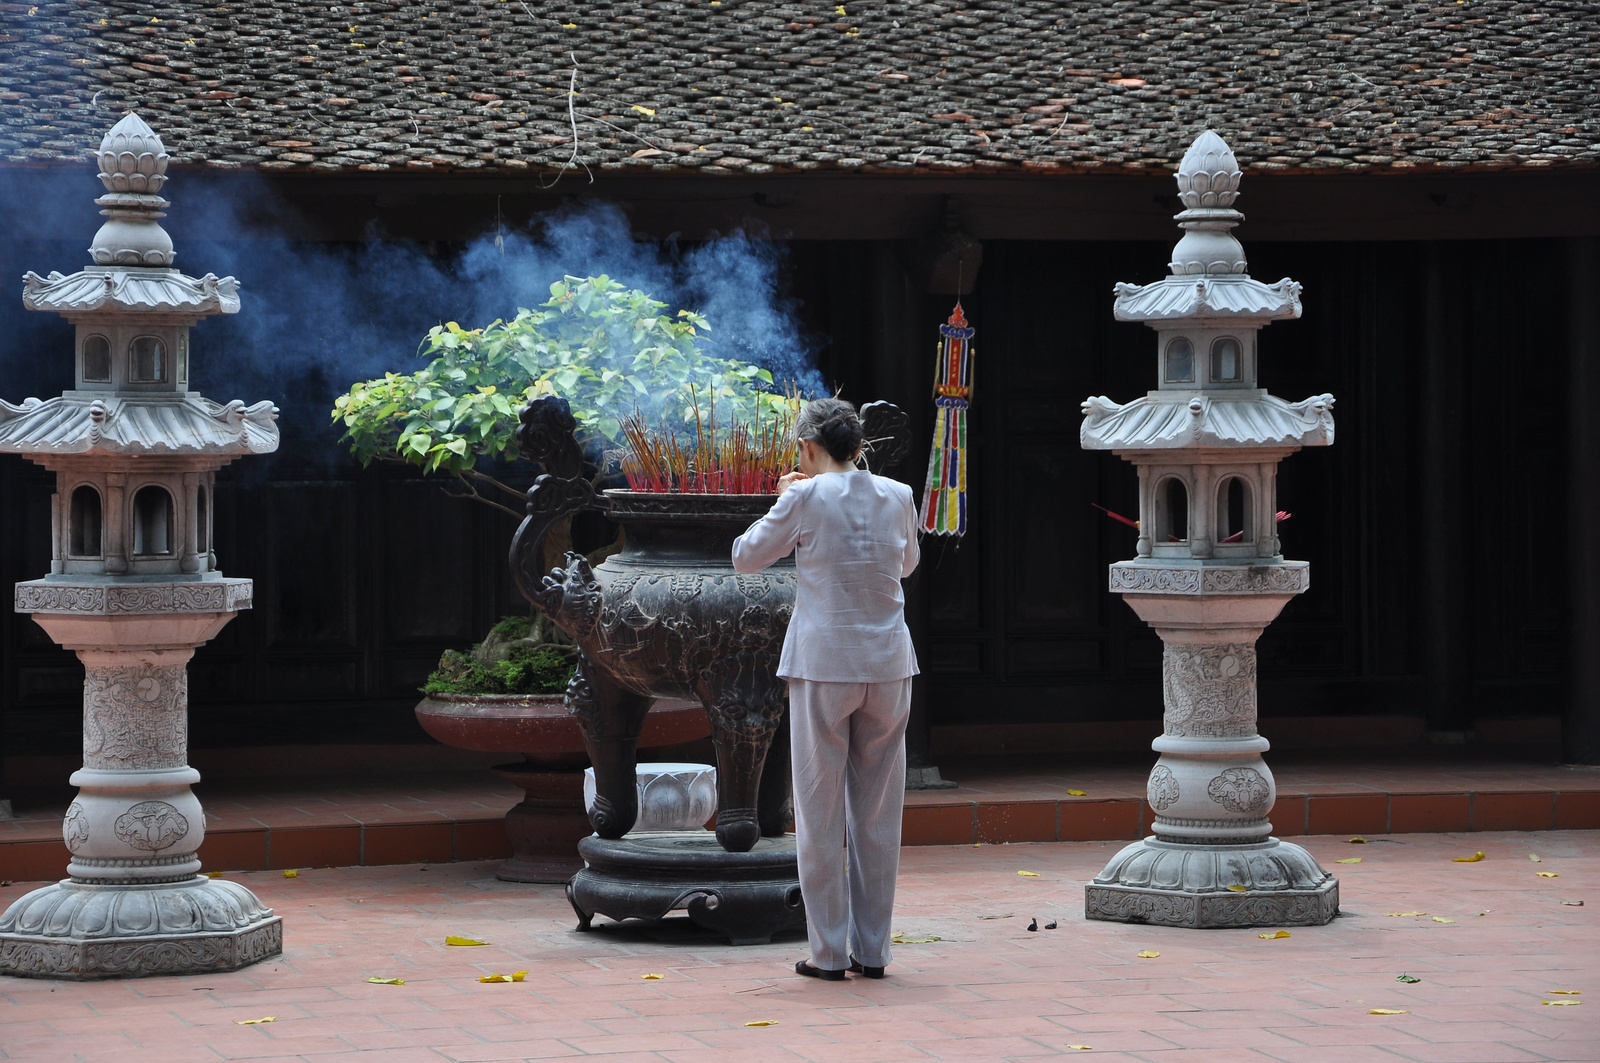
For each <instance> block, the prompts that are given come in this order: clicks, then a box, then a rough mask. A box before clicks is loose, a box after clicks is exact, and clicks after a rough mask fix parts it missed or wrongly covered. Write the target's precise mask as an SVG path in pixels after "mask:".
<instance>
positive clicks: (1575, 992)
mask: <svg viewBox="0 0 1600 1063" xmlns="http://www.w3.org/2000/svg"><path fill="white" fill-rule="evenodd" d="M1547 992H1550V993H1560V994H1561V995H1562V996H1567V997H1581V996H1583V990H1581V989H1551V990H1547Z"/></svg>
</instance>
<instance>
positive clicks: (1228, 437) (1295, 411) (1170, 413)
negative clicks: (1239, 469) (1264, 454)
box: [1078, 389, 1333, 450]
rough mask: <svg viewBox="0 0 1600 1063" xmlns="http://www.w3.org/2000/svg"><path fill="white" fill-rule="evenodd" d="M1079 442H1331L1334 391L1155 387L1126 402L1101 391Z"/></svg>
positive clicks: (1088, 403)
mask: <svg viewBox="0 0 1600 1063" xmlns="http://www.w3.org/2000/svg"><path fill="white" fill-rule="evenodd" d="M1078 441H1079V442H1080V443H1081V444H1082V445H1083V448H1084V449H1085V450H1174V449H1183V448H1188V447H1325V446H1329V445H1330V444H1332V443H1333V396H1332V395H1313V396H1311V397H1310V398H1308V399H1302V400H1301V401H1299V402H1285V401H1284V400H1283V399H1280V398H1278V397H1277V396H1276V395H1268V394H1267V393H1266V392H1264V391H1256V390H1254V389H1252V390H1248V391H1235V392H1225V393H1222V394H1217V393H1215V392H1213V393H1212V394H1209V395H1198V394H1195V393H1194V392H1192V391H1181V392H1180V391H1152V392H1150V393H1149V394H1148V395H1144V396H1142V397H1140V398H1137V399H1134V400H1133V401H1132V402H1129V403H1125V404H1119V403H1115V402H1112V401H1111V400H1110V399H1108V398H1106V397H1105V396H1103V395H1101V396H1095V397H1093V398H1089V399H1085V400H1084V402H1083V425H1082V427H1080V428H1079V429H1078Z"/></svg>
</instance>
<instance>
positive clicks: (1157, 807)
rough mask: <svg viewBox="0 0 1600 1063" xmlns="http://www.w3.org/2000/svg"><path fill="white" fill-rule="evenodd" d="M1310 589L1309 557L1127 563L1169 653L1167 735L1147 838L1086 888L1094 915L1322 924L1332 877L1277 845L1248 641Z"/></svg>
mask: <svg viewBox="0 0 1600 1063" xmlns="http://www.w3.org/2000/svg"><path fill="white" fill-rule="evenodd" d="M1309 583H1310V574H1309V566H1308V565H1306V563H1305V562H1303V561H1280V562H1275V563H1273V562H1269V563H1262V564H1254V565H1238V564H1219V563H1215V562H1203V561H1188V562H1151V561H1142V560H1141V561H1127V562H1122V563H1120V564H1116V565H1113V566H1112V567H1111V589H1112V590H1114V591H1118V592H1120V593H1121V594H1122V595H1123V598H1124V600H1126V601H1127V603H1128V604H1129V605H1130V606H1132V607H1133V610H1134V611H1135V612H1136V613H1138V614H1139V618H1140V619H1142V620H1144V621H1145V622H1146V623H1147V624H1149V625H1150V626H1151V627H1153V628H1155V629H1156V632H1157V634H1159V635H1160V636H1161V641H1162V643H1163V644H1164V647H1165V649H1164V652H1163V658H1162V691H1163V701H1164V703H1165V714H1164V718H1163V733H1162V735H1161V737H1160V738H1157V739H1156V740H1155V741H1154V742H1152V743H1151V746H1152V747H1153V748H1154V749H1155V750H1156V752H1158V753H1160V754H1161V756H1160V759H1158V760H1157V761H1156V765H1155V767H1154V768H1153V769H1152V770H1151V772H1150V780H1149V783H1148V784H1147V788H1148V799H1149V802H1150V807H1151V809H1152V810H1153V811H1154V812H1155V825H1154V829H1155V833H1154V834H1153V835H1152V836H1151V837H1149V838H1146V839H1144V840H1143V841H1140V842H1135V843H1134V844H1132V845H1129V846H1127V847H1126V848H1124V849H1123V850H1122V851H1121V852H1119V853H1118V854H1117V855H1116V856H1114V857H1112V859H1111V862H1110V863H1108V864H1107V865H1106V868H1105V870H1104V871H1102V872H1101V873H1100V874H1099V875H1097V876H1096V877H1095V879H1094V881H1093V882H1092V883H1090V884H1089V886H1088V887H1087V889H1086V895H1085V912H1086V914H1087V915H1088V917H1089V918H1091V919H1110V920H1120V921H1122V922H1136V923H1160V924H1163V925H1169V926H1189V927H1238V926H1306V925H1315V926H1320V925H1322V924H1323V923H1326V922H1327V921H1328V920H1330V919H1332V918H1333V917H1334V916H1335V915H1336V914H1338V911H1339V886H1338V882H1337V881H1336V880H1335V879H1334V878H1333V876H1331V875H1329V874H1328V873H1327V872H1326V871H1324V870H1323V869H1322V868H1321V867H1319V866H1318V865H1317V862H1316V860H1315V859H1314V858H1313V857H1312V856H1311V854H1310V853H1308V852H1306V851H1305V850H1304V849H1302V848H1301V847H1300V846H1298V845H1293V844H1291V843H1288V842H1281V841H1279V840H1278V839H1276V838H1274V837H1272V836H1271V835H1272V823H1271V822H1270V821H1269V820H1268V818H1267V817H1268V814H1269V813H1270V812H1271V811H1272V806H1273V804H1274V803H1275V802H1276V800H1277V789H1276V786H1275V785H1274V783H1273V779H1272V772H1271V771H1270V770H1269V769H1268V768H1267V765H1266V762H1265V761H1264V760H1263V759H1262V757H1261V754H1262V753H1264V752H1266V751H1267V749H1268V743H1267V740H1266V739H1265V738H1262V737H1261V736H1260V735H1259V734H1257V733H1256V640H1257V639H1258V638H1260V637H1261V632H1262V631H1263V629H1265V628H1266V626H1267V625H1268V624H1269V623H1271V622H1272V621H1273V619H1274V618H1276V617H1277V615H1278V613H1279V612H1281V611H1282V610H1283V606H1284V604H1285V603H1286V602H1288V600H1289V599H1290V598H1291V597H1293V596H1294V595H1296V594H1299V593H1300V592H1301V591H1304V590H1305V589H1306V588H1307V586H1309Z"/></svg>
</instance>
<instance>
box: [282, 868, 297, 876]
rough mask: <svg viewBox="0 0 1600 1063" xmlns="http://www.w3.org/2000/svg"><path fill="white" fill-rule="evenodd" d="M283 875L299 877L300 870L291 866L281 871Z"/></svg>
mask: <svg viewBox="0 0 1600 1063" xmlns="http://www.w3.org/2000/svg"><path fill="white" fill-rule="evenodd" d="M283 877H284V878H299V877H300V872H298V871H296V870H295V869H294V868H292V867H291V868H290V869H289V870H287V871H285V872H284V873H283Z"/></svg>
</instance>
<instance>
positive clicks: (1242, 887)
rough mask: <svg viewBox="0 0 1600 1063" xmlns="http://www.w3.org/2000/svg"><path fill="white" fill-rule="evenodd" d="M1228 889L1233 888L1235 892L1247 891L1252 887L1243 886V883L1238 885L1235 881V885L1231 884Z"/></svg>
mask: <svg viewBox="0 0 1600 1063" xmlns="http://www.w3.org/2000/svg"><path fill="white" fill-rule="evenodd" d="M1228 889H1230V890H1232V891H1233V892H1234V893H1245V892H1248V891H1249V889H1250V887H1249V886H1241V885H1238V884H1237V883H1235V884H1234V885H1232V886H1229V887H1228Z"/></svg>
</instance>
